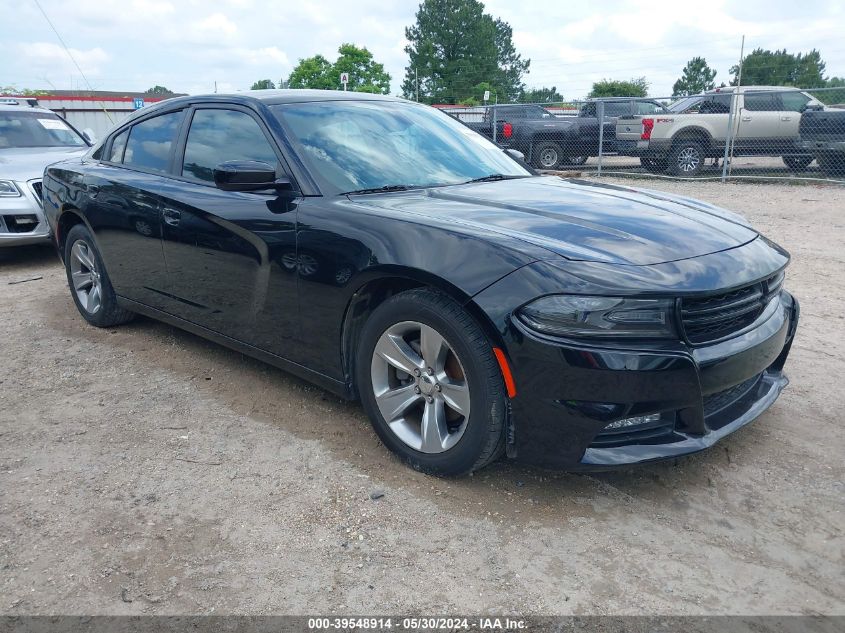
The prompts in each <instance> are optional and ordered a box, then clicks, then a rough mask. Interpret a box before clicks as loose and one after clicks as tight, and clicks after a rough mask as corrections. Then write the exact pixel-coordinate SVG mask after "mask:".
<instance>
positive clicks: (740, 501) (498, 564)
mask: <svg viewBox="0 0 845 633" xmlns="http://www.w3.org/2000/svg"><path fill="white" fill-rule="evenodd" d="M605 181H607V180H605ZM619 182H624V183H629V184H641V185H643V186H650V187H653V188H660V189H666V190H668V191H673V192H681V193H685V194H687V195H691V196H694V197H699V198H703V199H706V200H709V201H712V202H716V203H720V204H722V205H723V206H726V207H728V208H731V209H734V210H737V211H741V212H744V213H745V214H746V215H747V216H748V217H749V218H750V219H751V220H752V221H753V222H754V224H755V225H756V226H757V227H759V228H760V229H761V230H762V231H763V232H764V233H765V234H766V235H768V236H769V237H771V238H772V239H774V240H776V241H777V242H779V243H781V244H782V245H784V246H785V247H786V248H788V249H789V250H790V251H791V252H792V255H793V257H794V263H793V266H792V267H791V268H790V272H789V275H788V280H787V286H788V288H790V289H791V290H792V291H793V292H794V294H795V295H797V297H798V298H799V300H800V301H801V302H802V306H803V311H802V319H803V320H802V324H801V327H800V329H799V333H798V337H797V340H796V343H795V345H794V347H793V352H792V357H791V359H790V361H789V363H788V364H787V371H788V373H789V376H790V378H791V379H792V384H791V386H790V387H789V388H788V389H787V390H786V392H785V393H784V394H783V396H782V397H781V399H780V400H779V401H778V402H777V403H776V404H775V405H774V407H773V408H772V409H771V410H770V411H769V412H767V413H766V414H764V415H763V416H762V417H761V418H760V419H759V420H758V421H757V422H755V423H754V424H753V425H750V426H749V427H746V428H745V429H743V430H741V431H740V432H738V433H737V434H735V435H734V436H732V437H731V438H729V439H728V440H726V441H724V442H723V443H721V444H719V445H718V446H717V447H715V448H714V449H713V450H710V451H709V452H706V453H704V454H700V455H696V456H693V457H690V458H685V459H680V460H677V461H673V462H668V463H662V464H659V465H651V466H646V467H641V468H637V469H632V470H627V471H621V472H614V473H606V474H598V475H573V474H566V473H559V472H548V471H541V470H537V469H531V468H525V467H519V466H516V465H514V464H512V463H508V462H506V461H502V462H500V463H497V464H495V465H494V466H492V467H490V468H488V469H486V470H484V471H482V472H479V473H476V474H475V476H473V477H468V478H464V479H460V480H440V479H435V478H432V477H428V476H425V475H422V474H419V473H415V472H412V471H410V470H409V469H407V468H406V467H405V466H403V465H401V464H400V463H399V462H398V461H397V460H396V459H394V458H393V457H392V456H391V455H389V454H388V453H387V451H386V450H385V449H384V448H383V447H382V446H381V445H380V444H379V442H378V441H377V440H376V437H375V435H374V434H373V432H372V431H371V430H370V428H369V425H368V422H367V420H366V419H365V417H364V414H363V412H362V410H361V408H360V406H359V405H357V404H355V403H345V402H342V401H340V400H338V399H336V398H335V397H333V396H331V395H329V394H327V393H325V392H323V391H321V390H319V389H317V388H314V387H312V386H309V385H307V384H306V383H304V382H302V381H300V380H298V379H296V378H293V377H291V376H289V375H287V374H285V373H284V372H282V371H279V370H276V369H274V368H271V367H268V366H265V365H262V364H261V363H259V362H257V361H253V360H251V359H249V358H245V357H243V356H241V355H240V354H237V353H234V352H231V351H228V350H226V349H223V348H222V347H218V346H216V345H214V344H211V343H208V342H206V341H204V340H202V339H200V338H197V337H195V336H192V335H190V334H187V333H185V332H181V331H179V330H176V329H173V328H171V327H169V326H166V325H162V324H160V323H156V322H153V321H150V320H147V319H138V320H136V321H135V322H133V323H132V324H129V325H127V326H123V327H120V328H115V329H110V330H99V329H96V328H93V327H89V326H87V325H85V323H84V322H83V320H82V319H81V317H80V316H79V315H78V314H77V312H76V310H75V308H74V306H73V303H72V302H71V299H70V296H69V293H68V290H67V287H66V285H65V279H64V274H63V271H62V269H61V268H60V267H59V264H58V262H57V260H56V258H55V256H54V255H53V253H52V251H51V250H50V249H49V248H25V249H15V250H11V251H10V250H8V249H7V250H6V251H5V252H0V314H2V315H3V326H4V328H3V329H4V332H3V343H2V347H0V360H2V362H0V612H2V613H6V614H141V613H156V614H188V613H190V614H206V613H249V614H268V613H289V614H313V613H325V614H330V613H339V614H350V613H401V612H412V611H413V612H418V613H420V612H421V613H429V614H442V615H447V614H449V613H479V612H490V613H498V614H503V613H515V614H522V615H530V614H578V615H581V614H635V613H659V614H804V613H806V614H816V613H825V614H845V583H843V570H845V565H843V546H844V545H845V538H843V531H844V530H845V515H843V507H845V506H844V505H843V493H845V489H844V487H843V474H844V473H845V469H844V468H843V455H845V441H843V437H845V434H843V432H842V428H841V419H842V418H841V411H842V410H843V408H845V395H843V393H845V390H843V389H842V386H841V382H842V374H843V362H842V358H843V355H845V321H843V315H845V300H843V297H845V266H843V263H845V262H844V261H843V260H845V248H843V245H845V231H843V226H844V225H845V217H843V214H844V213H845V188H837V187H817V186H787V185H752V184H729V185H720V184H718V183H702V182H699V183H678V182H669V181H637V180H622V181H619ZM33 277H38V278H37V279H35V280H32V281H27V282H25V283H17V284H14V285H10V282H15V281H19V280H24V279H30V278H33ZM379 494H383V496H381V497H379V498H376V499H373V498H372V497H378V495H379Z"/></svg>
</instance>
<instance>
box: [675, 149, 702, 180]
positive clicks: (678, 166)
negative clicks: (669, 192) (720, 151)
mask: <svg viewBox="0 0 845 633" xmlns="http://www.w3.org/2000/svg"><path fill="white" fill-rule="evenodd" d="M668 158H669V161H668V162H669V172H670V173H672V174H674V175H676V176H697V175H699V174H700V173H701V171H702V169H703V168H704V159H705V155H704V147H703V146H702V144H701V143H700V142H699V141H694V140H680V141H675V144H674V145H673V146H672V151H671V152H669V157H668Z"/></svg>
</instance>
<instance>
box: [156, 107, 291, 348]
mask: <svg viewBox="0 0 845 633" xmlns="http://www.w3.org/2000/svg"><path fill="white" fill-rule="evenodd" d="M187 116H188V118H189V122H188V124H186V126H185V131H184V132H183V134H182V139H181V141H180V147H179V150H178V151H177V157H176V164H175V166H174V174H173V176H174V177H173V178H171V179H170V180H169V181H168V182H167V183H166V185H165V186H164V187H163V189H162V219H163V238H164V252H165V258H166V259H167V264H168V272H169V285H168V286H169V292H170V294H171V302H170V305H169V308H168V312H170V313H171V314H174V315H176V316H178V317H180V318H183V319H186V320H188V321H191V322H193V323H196V324H199V325H202V326H203V327H206V328H208V329H210V330H213V331H214V332H217V333H220V334H224V335H226V336H229V337H231V338H234V339H237V340H239V341H243V342H245V343H248V344H250V345H254V346H256V347H259V348H262V349H265V350H267V351H270V352H272V353H275V354H277V355H280V356H287V352H288V351H289V348H290V345H289V343H290V342H291V341H293V340H295V339H296V336H297V327H298V308H297V300H296V287H297V270H298V266H297V253H296V234H295V229H296V207H297V202H296V201H295V200H292V199H290V196H287V197H285V196H284V195H280V194H278V193H275V192H267V191H263V192H250V193H243V192H231V191H222V190H220V189H218V188H217V187H216V186H215V185H214V178H213V173H212V172H213V169H214V167H216V166H217V165H218V164H220V163H222V162H225V161H231V160H252V161H260V162H264V163H268V164H270V165H273V166H275V167H276V171H277V174H278V175H279V176H281V175H282V174H283V173H284V172H285V169H284V167H283V166H282V159H281V155H280V154H279V152H278V148H276V146H275V142H274V141H273V140H272V137H271V135H270V134H269V132H268V130H267V128H266V126H265V125H264V123H263V122H262V121H261V119H260V117H258V116H257V115H256V113H255V112H253V111H252V110H251V109H249V108H245V107H240V106H235V105H225V106H221V105H211V104H208V105H199V106H196V107H195V108H193V109H191V111H190V112H189V113H188V115H187Z"/></svg>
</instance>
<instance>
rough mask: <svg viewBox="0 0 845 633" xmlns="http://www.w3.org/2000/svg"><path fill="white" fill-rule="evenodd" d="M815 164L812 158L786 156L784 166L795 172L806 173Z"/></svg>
mask: <svg viewBox="0 0 845 633" xmlns="http://www.w3.org/2000/svg"><path fill="white" fill-rule="evenodd" d="M812 162H813V157H812V156H784V157H783V164H784V165H786V166H787V167H789V168H790V169H792V170H793V171H804V170H805V169H807V167H808V166H809V165H810V163H812Z"/></svg>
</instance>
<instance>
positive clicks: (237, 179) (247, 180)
mask: <svg viewBox="0 0 845 633" xmlns="http://www.w3.org/2000/svg"><path fill="white" fill-rule="evenodd" d="M213 174H214V184H215V185H216V186H217V188H218V189H222V190H223V191H261V190H264V189H291V188H292V187H291V181H290V179H289V178H288V177H287V176H284V177H282V178H276V170H275V168H274V167H273V166H272V165H269V164H267V163H262V162H260V161H255V160H230V161H226V162H225V163H220V164H219V165H217V167H215V168H214V171H213Z"/></svg>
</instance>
